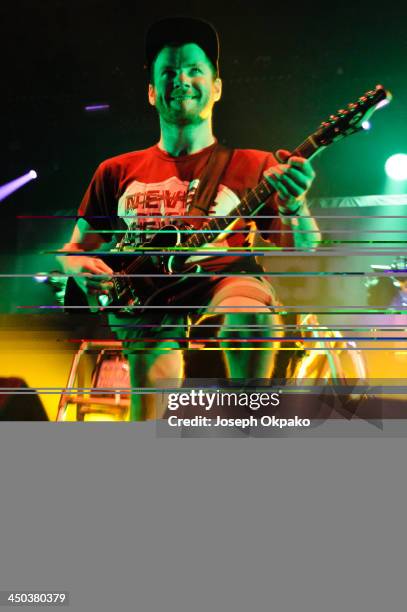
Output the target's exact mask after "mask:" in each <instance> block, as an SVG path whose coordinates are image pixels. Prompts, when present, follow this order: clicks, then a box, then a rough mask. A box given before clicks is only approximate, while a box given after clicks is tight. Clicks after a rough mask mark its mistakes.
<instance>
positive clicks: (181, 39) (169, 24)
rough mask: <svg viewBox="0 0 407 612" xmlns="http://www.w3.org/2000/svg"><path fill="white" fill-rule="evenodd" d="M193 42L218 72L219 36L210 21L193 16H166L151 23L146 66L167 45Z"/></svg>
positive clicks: (148, 65) (148, 66)
mask: <svg viewBox="0 0 407 612" xmlns="http://www.w3.org/2000/svg"><path fill="white" fill-rule="evenodd" d="M186 43H195V44H197V45H198V46H199V47H201V49H202V50H203V51H205V53H206V55H207V56H208V58H209V59H210V61H211V62H212V64H213V66H214V68H215V69H216V70H217V71H218V72H219V37H218V33H217V31H216V30H215V28H214V27H213V25H212V24H211V23H209V22H208V21H204V20H203V19H195V18H193V17H167V18H166V19H161V20H160V21H156V22H155V23H153V24H152V25H151V26H150V28H149V29H148V31H147V35H146V47H145V51H146V67H147V69H148V70H151V66H152V64H153V62H154V60H155V58H156V56H157V54H158V53H159V52H160V51H161V49H163V48H164V47H167V46H173V45H184V44H186Z"/></svg>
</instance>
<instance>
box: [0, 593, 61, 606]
mask: <svg viewBox="0 0 407 612" xmlns="http://www.w3.org/2000/svg"><path fill="white" fill-rule="evenodd" d="M11 597H12V598H13V600H10V598H11ZM35 599H37V600H38V601H34V600H35ZM47 600H49V601H47ZM0 606H10V607H11V606H29V607H30V608H34V607H35V608H37V607H40V606H41V607H42V606H69V593H68V591H60V590H58V589H55V590H46V591H45V590H42V591H36V590H31V591H21V590H18V589H15V590H12V591H0Z"/></svg>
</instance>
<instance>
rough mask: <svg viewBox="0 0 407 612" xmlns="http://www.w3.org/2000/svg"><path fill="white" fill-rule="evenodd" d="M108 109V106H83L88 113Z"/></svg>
mask: <svg viewBox="0 0 407 612" xmlns="http://www.w3.org/2000/svg"><path fill="white" fill-rule="evenodd" d="M109 109H110V104H91V105H89V106H85V111H88V112H96V111H105V110H109Z"/></svg>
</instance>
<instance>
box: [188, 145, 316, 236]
mask: <svg viewBox="0 0 407 612" xmlns="http://www.w3.org/2000/svg"><path fill="white" fill-rule="evenodd" d="M322 148H323V147H321V146H319V145H318V144H317V143H316V142H315V140H314V139H313V137H312V136H309V137H308V138H307V139H306V140H304V142H303V143H301V144H300V145H299V146H298V147H297V148H296V149H294V151H293V152H292V155H296V156H299V157H305V158H306V159H311V158H312V157H314V155H316V154H317V153H318V152H319V151H320V150H321V149H322ZM274 192H275V189H274V187H273V186H272V185H270V183H269V182H268V180H267V179H266V178H263V179H262V180H261V181H260V183H259V184H258V185H256V187H254V188H253V189H251V190H250V191H249V192H248V193H247V194H246V195H245V196H244V197H243V198H242V199H241V200H240V202H239V204H238V205H237V206H236V207H235V208H234V209H233V210H231V211H230V213H229V215H228V217H212V218H211V219H209V220H208V221H207V222H205V223H204V225H203V226H202V229H204V230H205V232H204V233H194V234H191V235H190V236H189V237H188V238H187V240H186V241H185V242H184V243H183V246H185V247H187V248H199V247H201V246H203V245H205V244H206V243H208V242H212V241H213V240H215V238H217V237H218V236H219V234H220V233H221V232H223V231H225V230H226V229H227V227H228V226H229V225H231V223H232V222H233V221H234V218H236V217H253V216H254V215H256V214H257V213H258V212H260V210H261V209H262V208H263V207H264V205H265V202H266V201H267V199H268V198H269V197H270V196H271V195H272V194H273V193H274ZM212 232H213V233H212Z"/></svg>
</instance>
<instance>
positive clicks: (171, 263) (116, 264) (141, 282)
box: [64, 226, 208, 313]
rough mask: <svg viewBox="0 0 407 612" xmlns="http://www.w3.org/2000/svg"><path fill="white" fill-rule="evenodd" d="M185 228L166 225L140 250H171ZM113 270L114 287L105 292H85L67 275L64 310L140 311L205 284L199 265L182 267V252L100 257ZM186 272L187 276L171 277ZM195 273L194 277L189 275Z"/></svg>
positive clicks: (181, 297)
mask: <svg viewBox="0 0 407 612" xmlns="http://www.w3.org/2000/svg"><path fill="white" fill-rule="evenodd" d="M185 230H186V228H185V227H182V228H178V227H175V226H165V227H163V228H162V229H161V230H159V231H158V232H157V233H156V234H155V235H154V237H153V238H152V239H151V240H149V241H148V242H146V243H144V244H143V245H141V246H140V250H145V251H146V252H147V253H148V251H149V250H150V251H154V253H155V252H159V251H160V250H163V251H164V250H166V249H173V248H174V247H176V246H178V245H179V244H181V241H182V233H183V232H185ZM103 259H104V261H106V263H108V265H109V266H110V267H111V268H112V270H113V271H114V273H115V276H114V277H113V283H114V285H115V287H114V290H113V291H112V292H110V293H109V294H108V295H106V294H101V295H99V296H98V295H90V294H86V293H85V292H84V291H83V290H82V289H81V288H80V287H79V285H78V284H77V283H76V281H75V279H74V278H73V277H69V278H68V282H67V286H66V290H65V298H64V305H65V311H66V312H74V311H76V312H77V311H81V312H83V311H84V310H85V311H86V310H88V311H89V310H90V311H91V312H98V311H100V310H101V309H104V308H108V307H117V306H122V307H123V308H125V307H134V308H135V311H136V312H138V313H140V312H143V310H144V308H143V307H149V306H163V307H165V306H168V305H174V304H176V303H177V302H178V301H180V300H181V301H184V300H185V299H186V298H187V297H188V295H191V294H192V293H195V292H196V291H199V289H200V288H202V287H203V286H204V285H207V284H208V280H207V279H206V278H201V279H200V278H199V276H198V275H199V271H200V268H199V266H197V265H196V264H194V265H189V266H185V264H184V262H185V259H186V257H185V256H182V255H179V256H177V255H174V254H173V253H171V252H170V254H168V255H166V254H161V253H160V254H152V255H144V254H142V255H134V253H132V252H131V251H125V252H123V251H119V252H117V253H109V254H108V255H107V257H104V258H103ZM182 272H185V274H186V276H183V277H180V276H178V275H177V276H172V275H173V274H179V273H182ZM191 274H196V275H197V276H192V277H191V276H190V275H191Z"/></svg>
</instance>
